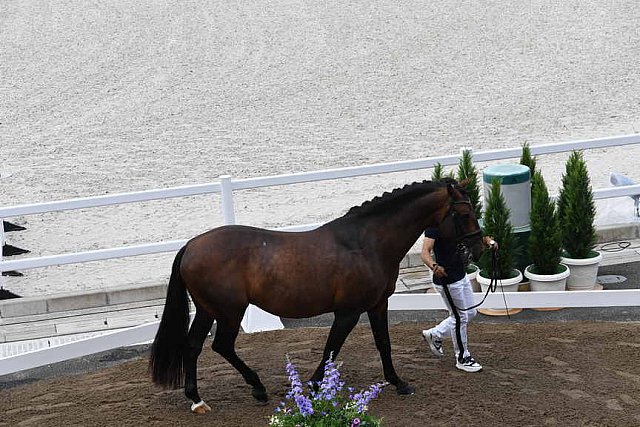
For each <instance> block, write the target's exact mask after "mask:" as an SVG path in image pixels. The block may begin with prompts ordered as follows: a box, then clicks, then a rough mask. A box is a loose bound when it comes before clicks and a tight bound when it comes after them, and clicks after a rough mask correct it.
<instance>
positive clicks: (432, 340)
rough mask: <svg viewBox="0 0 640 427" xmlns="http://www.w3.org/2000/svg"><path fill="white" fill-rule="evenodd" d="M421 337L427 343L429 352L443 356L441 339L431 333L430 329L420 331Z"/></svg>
mask: <svg viewBox="0 0 640 427" xmlns="http://www.w3.org/2000/svg"><path fill="white" fill-rule="evenodd" d="M422 338H424V340H425V341H426V342H427V344H429V348H430V349H431V353H433V355H434V356H437V357H442V356H444V350H443V349H442V339H441V338H438V337H437V336H435V335H434V334H433V333H431V329H426V330H424V331H422Z"/></svg>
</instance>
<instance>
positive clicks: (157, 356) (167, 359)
mask: <svg viewBox="0 0 640 427" xmlns="http://www.w3.org/2000/svg"><path fill="white" fill-rule="evenodd" d="M185 248H186V247H182V248H181V249H180V250H179V251H178V253H177V255H176V258H175V259H174V260H173V267H172V269H171V278H170V279H169V288H168V289H167V300H166V302H165V306H164V312H163V313H162V319H161V320H160V326H159V327H158V332H157V333H156V338H155V340H154V341H153V344H152V346H151V357H150V359H149V371H150V372H151V379H152V380H153V382H154V383H156V384H158V385H160V386H163V387H165V388H169V387H172V388H178V387H180V385H181V384H182V381H183V378H184V371H183V368H182V358H183V356H184V351H185V348H186V343H187V333H188V331H189V300H188V299H187V291H186V289H185V287H184V283H182V277H181V275H180V261H181V260H182V256H183V255H184V251H185Z"/></svg>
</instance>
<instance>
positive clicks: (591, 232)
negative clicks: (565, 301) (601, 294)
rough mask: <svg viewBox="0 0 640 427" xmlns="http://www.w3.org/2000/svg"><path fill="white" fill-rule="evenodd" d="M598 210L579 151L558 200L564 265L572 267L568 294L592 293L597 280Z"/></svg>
mask: <svg viewBox="0 0 640 427" xmlns="http://www.w3.org/2000/svg"><path fill="white" fill-rule="evenodd" d="M595 215H596V206H595V203H594V201H593V190H592V188H591V183H590V180H589V174H588V172H587V165H586V162H585V160H584V157H583V155H582V153H581V152H580V151H573V152H572V153H571V155H570V156H569V158H568V159H567V163H566V169H565V173H564V175H563V176H562V186H561V188H560V194H559V196H558V216H559V220H560V230H561V235H562V247H563V249H564V252H563V256H562V263H564V264H566V265H568V266H569V268H570V269H571V274H570V275H569V277H568V278H567V289H568V290H592V289H594V287H595V284H596V279H597V277H598V267H599V265H600V261H602V254H601V253H600V252H597V251H595V250H593V248H594V246H595V243H596V229H595V224H594V220H595Z"/></svg>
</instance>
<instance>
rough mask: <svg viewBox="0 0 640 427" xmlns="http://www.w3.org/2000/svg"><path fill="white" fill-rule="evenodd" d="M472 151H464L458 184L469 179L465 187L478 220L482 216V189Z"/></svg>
mask: <svg viewBox="0 0 640 427" xmlns="http://www.w3.org/2000/svg"><path fill="white" fill-rule="evenodd" d="M472 157H473V156H472V154H471V151H470V150H463V151H462V157H460V162H459V163H458V182H460V181H462V180H464V179H468V180H469V183H468V184H467V186H466V187H465V189H466V190H467V194H468V195H469V201H470V202H471V206H473V210H474V212H475V214H476V218H480V216H481V215H482V201H481V200H480V187H479V185H478V171H477V170H476V168H475V166H474V165H473V158H472Z"/></svg>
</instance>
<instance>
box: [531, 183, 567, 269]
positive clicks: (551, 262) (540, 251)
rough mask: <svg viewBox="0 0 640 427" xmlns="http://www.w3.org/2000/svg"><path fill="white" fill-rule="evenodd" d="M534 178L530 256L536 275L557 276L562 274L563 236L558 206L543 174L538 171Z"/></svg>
mask: <svg viewBox="0 0 640 427" xmlns="http://www.w3.org/2000/svg"><path fill="white" fill-rule="evenodd" d="M534 177H535V179H533V180H532V189H531V194H532V200H531V216H530V219H531V234H530V235H529V256H530V257H531V260H532V262H533V265H534V268H535V273H536V274H557V273H559V272H560V270H559V268H560V267H559V264H560V256H561V254H562V236H561V234H560V225H559V219H558V215H557V213H556V206H555V203H554V201H553V199H551V198H550V197H549V191H548V190H547V185H546V184H545V182H544V178H543V177H542V173H540V171H536V173H535V175H534Z"/></svg>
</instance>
